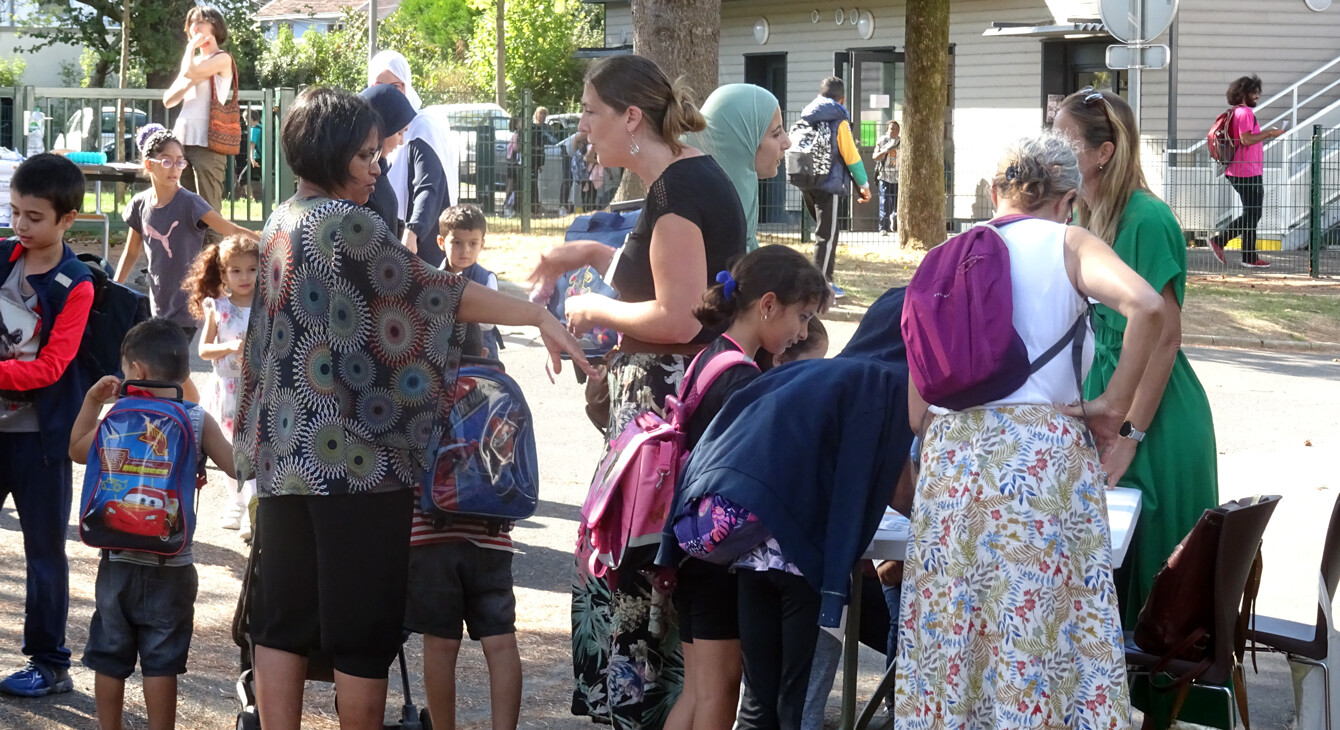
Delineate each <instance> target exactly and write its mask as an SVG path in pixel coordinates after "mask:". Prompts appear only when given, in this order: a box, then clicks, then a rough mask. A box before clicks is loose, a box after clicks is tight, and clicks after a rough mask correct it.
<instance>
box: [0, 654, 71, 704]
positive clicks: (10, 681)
mask: <svg viewBox="0 0 1340 730" xmlns="http://www.w3.org/2000/svg"><path fill="white" fill-rule="evenodd" d="M72 689H74V681H73V680H71V679H70V672H69V670H68V669H46V670H43V669H42V668H41V667H39V666H37V664H35V663H34V662H32V661H29V662H28V665H27V666H25V667H24V668H23V669H20V670H19V671H17V672H14V673H13V674H11V675H9V676H8V677H5V678H4V680H3V681H0V692H3V693H5V694H7V695H13V696H15V697H45V696H46V695H50V694H61V693H63V692H69V691H70V690H72Z"/></svg>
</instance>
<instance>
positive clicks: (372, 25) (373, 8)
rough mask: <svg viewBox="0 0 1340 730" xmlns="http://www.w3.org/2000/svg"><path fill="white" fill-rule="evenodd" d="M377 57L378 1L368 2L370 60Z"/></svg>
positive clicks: (370, 0) (369, 0) (371, 0)
mask: <svg viewBox="0 0 1340 730" xmlns="http://www.w3.org/2000/svg"><path fill="white" fill-rule="evenodd" d="M375 55H377V0H368V60H369V61H371V60H372V57H373V56H375Z"/></svg>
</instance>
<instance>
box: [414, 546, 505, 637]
mask: <svg viewBox="0 0 1340 730" xmlns="http://www.w3.org/2000/svg"><path fill="white" fill-rule="evenodd" d="M409 585H410V588H409V597H408V599H407V600H406V604H405V628H406V629H408V630H410V631H413V632H414V633H416V634H428V635H430V636H438V637H441V638H443V639H454V640H456V641H460V640H461V622H462V621H464V622H465V627H466V628H467V629H469V631H470V638H471V639H474V640H475V641H479V640H480V639H485V638H488V637H490V636H503V635H506V634H515V633H516V596H515V594H513V593H512V553H511V552H510V551H507V550H495V549H493V548H484V547H479V546H478V545H475V544H474V543H472V542H464V541H463V542H444V543H438V544H436V545H420V546H417V547H412V548H410V549H409Z"/></svg>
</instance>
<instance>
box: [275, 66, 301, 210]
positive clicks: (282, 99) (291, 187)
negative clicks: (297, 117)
mask: <svg viewBox="0 0 1340 730" xmlns="http://www.w3.org/2000/svg"><path fill="white" fill-rule="evenodd" d="M297 96H298V92H297V90H296V89H280V90H279V115H278V116H277V117H276V119H281V120H282V119H283V118H284V115H285V114H288V108H289V107H290V106H292V105H293V100H294V99H295V98H297ZM275 129H276V130H277V129H278V126H277V125H276V127H275ZM272 136H273V135H272ZM275 159H276V161H277V162H278V163H279V164H278V168H279V174H278V177H277V179H276V181H275V198H276V199H278V200H287V199H288V198H290V197H292V195H293V193H294V192H295V191H297V189H298V184H297V182H296V181H295V180H294V179H293V168H291V167H289V166H288V158H287V157H284V155H282V154H276V155H275Z"/></svg>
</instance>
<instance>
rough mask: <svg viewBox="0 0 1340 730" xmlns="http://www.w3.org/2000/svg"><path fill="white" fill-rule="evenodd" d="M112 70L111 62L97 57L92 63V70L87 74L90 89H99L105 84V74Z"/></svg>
mask: <svg viewBox="0 0 1340 730" xmlns="http://www.w3.org/2000/svg"><path fill="white" fill-rule="evenodd" d="M111 72H112V62H111V61H109V60H107V59H98V60H97V61H96V62H95V63H94V64H93V72H92V73H90V74H89V75H88V86H89V88H90V89H101V88H103V87H105V86H106V85H107V74H109V73H111Z"/></svg>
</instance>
